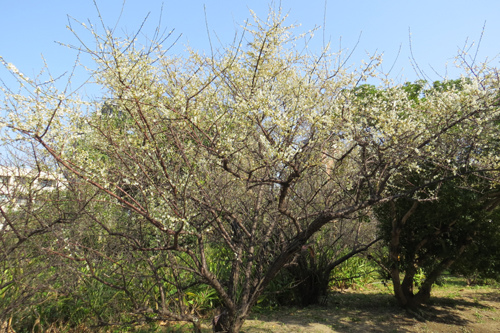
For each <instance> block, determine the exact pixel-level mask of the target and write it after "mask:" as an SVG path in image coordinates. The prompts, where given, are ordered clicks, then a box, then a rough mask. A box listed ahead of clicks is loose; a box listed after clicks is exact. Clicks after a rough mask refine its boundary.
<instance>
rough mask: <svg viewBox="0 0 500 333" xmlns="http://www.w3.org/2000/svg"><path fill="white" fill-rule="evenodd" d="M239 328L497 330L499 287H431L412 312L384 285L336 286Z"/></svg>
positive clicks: (280, 331) (279, 332) (277, 331)
mask: <svg viewBox="0 0 500 333" xmlns="http://www.w3.org/2000/svg"><path fill="white" fill-rule="evenodd" d="M242 332H245V333H261V332H273V333H292V332H297V333H298V332H306V333H313V332H314V333H330V332H394V333H395V332H447V333H448V332H475V333H476V332H500V292H499V290H498V289H495V288H463V287H456V288H454V287H446V288H445V289H440V288H436V290H435V291H434V292H433V297H432V299H431V302H430V303H429V304H428V305H426V306H425V307H423V308H422V309H421V311H419V312H418V313H413V314H409V313H407V312H406V311H404V310H402V309H401V308H399V307H398V306H397V305H396V303H395V300H394V297H393V296H392V295H391V294H390V293H389V291H388V290H383V289H381V288H376V287H371V288H368V289H364V290H357V291H346V292H342V293H340V292H336V293H332V295H331V296H330V297H329V299H328V304H327V305H326V306H323V307H319V306H314V307H308V308H304V309H299V308H280V309H279V310H276V311H272V312H270V313H266V314H264V313H255V314H254V315H252V316H251V317H250V318H249V320H247V321H246V323H245V325H244V326H243V329H242Z"/></svg>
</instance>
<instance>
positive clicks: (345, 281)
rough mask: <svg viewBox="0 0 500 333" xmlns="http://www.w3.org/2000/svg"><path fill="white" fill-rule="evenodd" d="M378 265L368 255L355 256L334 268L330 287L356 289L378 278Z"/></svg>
mask: <svg viewBox="0 0 500 333" xmlns="http://www.w3.org/2000/svg"><path fill="white" fill-rule="evenodd" d="M377 269H378V266H377V265H376V264H375V263H373V261H371V260H369V259H367V258H366V256H364V255H361V256H355V257H352V258H351V259H349V260H347V261H345V262H344V263H342V264H340V265H339V266H337V267H336V268H335V269H333V271H332V273H331V275H330V288H337V289H348V288H352V289H356V288H359V287H363V286H364V285H366V284H368V283H371V282H373V281H374V280H375V279H376V274H375V273H376V272H377Z"/></svg>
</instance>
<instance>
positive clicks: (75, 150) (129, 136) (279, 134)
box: [2, 13, 499, 332]
mask: <svg viewBox="0 0 500 333" xmlns="http://www.w3.org/2000/svg"><path fill="white" fill-rule="evenodd" d="M244 29H245V33H244V34H243V36H242V38H241V41H240V43H236V44H235V45H232V46H230V47H228V48H226V49H223V50H220V51H218V52H214V53H213V54H212V55H210V56H206V55H203V54H199V53H197V52H194V51H190V53H189V56H188V57H184V58H176V57H172V56H169V55H168V54H167V53H166V52H165V51H163V49H162V45H161V43H160V42H155V41H151V43H150V44H149V46H147V47H141V46H140V45H137V41H136V40H135V39H134V38H132V39H120V38H117V37H116V36H113V35H111V34H110V33H105V34H104V35H102V36H101V35H99V34H98V33H97V32H95V31H93V30H91V32H92V34H93V36H95V38H96V39H95V49H94V48H93V49H91V48H90V47H87V46H86V45H88V44H83V45H82V49H83V50H84V51H85V52H88V53H89V54H90V55H91V56H92V57H93V59H94V60H95V64H96V66H97V69H95V70H94V71H93V72H91V74H92V77H93V80H95V82H96V83H98V84H99V85H101V86H102V89H103V91H104V96H103V98H104V99H105V100H106V101H107V103H108V105H112V107H111V108H109V107H108V108H106V110H107V111H106V112H101V111H100V110H101V109H102V101H101V102H99V101H97V102H96V103H91V102H87V101H83V100H80V99H78V98H77V97H76V96H75V95H72V94H69V93H68V92H60V91H57V90H56V89H55V88H54V87H53V86H50V85H40V84H38V83H37V82H35V81H32V80H31V79H28V78H26V77H25V76H23V75H22V74H21V73H19V72H17V70H16V69H15V67H13V66H11V65H8V64H5V65H6V66H8V67H9V68H10V69H11V72H12V73H13V74H14V75H16V76H17V78H18V79H19V82H20V83H21V84H22V89H24V92H23V91H21V93H14V92H12V91H11V90H8V89H4V91H3V92H4V94H5V96H6V98H5V103H4V107H3V111H2V114H3V115H4V116H5V117H3V119H2V123H3V125H4V126H6V128H7V129H9V131H11V133H15V135H8V136H6V137H4V140H12V139H14V138H15V139H17V140H25V141H27V142H32V143H33V144H34V145H37V146H38V147H41V148H43V151H44V152H45V154H46V155H47V156H50V157H52V158H53V159H54V160H55V161H56V162H57V163H58V165H59V166H60V167H61V168H63V169H64V170H65V172H66V173H67V174H68V175H71V176H70V177H71V178H72V179H74V180H78V182H82V183H86V184H87V185H91V186H92V187H94V188H95V189H97V190H98V191H97V193H96V196H95V198H96V200H97V201H96V202H97V203H96V205H101V208H100V209H99V210H94V211H93V210H88V211H87V214H89V216H91V217H92V219H93V221H95V225H96V226H97V227H99V228H101V229H102V230H103V232H105V233H106V234H107V235H109V236H112V237H113V238H116V239H120V240H121V242H122V243H121V244H122V245H121V246H120V247H117V249H118V248H119V249H120V251H114V252H113V251H110V252H107V253H106V258H110V260H112V261H113V262H114V263H115V264H114V265H113V269H114V271H113V273H112V274H118V273H120V274H122V275H120V276H121V277H122V278H120V279H116V280H113V281H111V280H110V279H108V278H105V277H99V276H97V273H96V270H95V269H94V267H96V265H98V260H97V259H96V260H90V259H88V258H90V257H89V256H88V254H85V253H84V252H78V253H75V254H74V255H75V256H80V258H81V259H82V260H83V259H84V260H83V262H85V265H87V266H88V269H89V271H90V272H91V273H92V272H94V273H92V274H94V275H95V276H96V277H98V278H99V279H100V281H102V282H103V283H106V284H108V285H111V286H112V287H114V288H117V289H120V290H123V291H124V292H125V293H126V294H127V295H130V296H131V297H132V293H131V292H130V286H131V285H133V284H137V285H139V284H141V283H142V286H144V288H145V290H147V291H148V293H149V294H150V295H151V297H142V298H136V299H135V300H134V302H133V306H134V311H133V313H135V314H138V315H142V316H143V318H144V320H146V319H147V320H188V321H191V322H193V323H195V326H196V322H197V316H196V313H193V312H192V311H191V309H190V308H189V306H182V305H179V306H173V305H172V304H173V303H171V302H169V297H171V296H172V295H173V294H169V290H173V289H175V295H180V294H179V293H181V292H182V290H186V289H187V288H189V286H190V285H193V284H196V283H202V284H205V285H207V286H209V287H210V288H212V290H214V291H215V292H216V293H217V295H218V297H219V299H220V302H221V305H222V307H223V311H222V312H221V315H220V316H218V317H217V320H216V321H217V323H216V325H215V326H216V327H217V329H218V330H221V331H227V332H238V331H239V330H240V328H241V326H242V324H243V322H244V320H245V318H246V317H247V316H248V314H249V311H250V310H251V308H252V306H253V305H254V304H256V302H257V300H258V299H259V297H260V296H261V295H262V293H263V292H264V289H265V288H266V286H268V285H269V283H270V282H271V281H272V280H273V278H274V277H275V276H276V275H277V273H278V272H279V271H280V270H281V269H282V268H283V267H284V266H286V265H287V264H289V263H290V262H291V261H292V260H293V258H294V257H295V256H296V255H297V254H298V253H299V252H300V251H301V249H302V248H303V246H304V245H306V244H307V242H308V240H309V239H310V238H311V237H312V236H313V235H314V234H315V233H316V232H317V231H318V230H320V229H322V228H323V227H324V226H326V225H327V224H334V223H336V221H337V220H338V219H341V218H349V217H350V216H353V215H354V214H357V213H361V212H362V211H363V210H365V209H367V208H368V207H371V206H373V205H377V204H380V203H383V202H388V201H390V200H393V199H395V198H398V197H406V196H412V195H413V193H415V191H417V190H418V189H421V188H423V187H425V186H427V184H431V183H434V182H436V181H438V180H439V179H436V178H435V177H430V178H429V179H426V180H425V182H423V183H422V184H418V186H417V185H415V186H410V185H408V186H404V187H400V186H399V184H401V177H404V174H405V173H406V172H407V171H408V170H412V171H415V172H419V170H420V168H421V166H422V165H423V163H427V164H428V163H430V164H432V165H434V166H435V167H436V168H442V169H446V170H449V171H450V172H452V173H455V174H456V175H459V174H460V172H461V170H463V169H464V167H463V166H460V168H459V167H457V166H456V163H454V161H453V159H454V158H455V157H456V156H457V154H458V153H459V152H462V151H463V149H464V146H474V149H470V150H469V151H468V154H469V155H468V158H467V159H465V160H464V164H466V165H468V164H474V166H475V168H476V169H477V170H480V169H487V170H497V168H498V162H499V157H498V155H496V154H494V153H493V152H492V153H490V154H484V153H479V152H480V151H481V150H482V149H486V146H487V144H488V142H490V141H491V138H492V137H494V136H495V135H496V133H495V131H494V128H493V127H491V126H490V124H491V121H492V120H494V119H497V117H498V113H499V109H498V97H497V96H498V95H497V91H498V87H499V82H498V76H497V72H496V70H495V69H491V68H489V67H487V66H482V67H478V68H475V67H474V68H473V71H470V72H466V73H465V74H466V75H468V79H467V80H465V79H464V80H463V85H462V87H461V89H453V88H452V89H448V90H446V91H436V92H435V93H434V94H432V95H429V96H428V97H427V98H426V99H425V100H422V101H420V102H419V103H415V101H414V100H413V98H412V95H411V92H408V91H406V90H404V89H400V88H399V87H398V86H396V85H393V84H392V83H391V82H389V81H386V80H382V81H381V82H382V84H383V87H384V88H383V89H380V90H379V91H378V93H377V94H365V95H364V96H362V97H360V96H359V94H358V95H357V94H356V89H355V88H356V87H357V86H358V85H359V84H360V83H361V82H363V81H364V80H366V79H368V78H370V77H375V76H376V73H377V72H378V70H379V68H378V67H377V66H378V64H379V63H380V58H379V57H374V58H372V59H371V61H370V62H369V63H368V64H366V65H364V66H362V67H361V68H360V69H358V70H353V69H351V70H350V69H348V68H345V67H343V65H339V64H343V63H344V62H343V61H342V55H335V54H330V53H329V52H328V51H325V52H324V53H322V54H320V55H318V56H316V55H313V54H310V53H309V52H308V51H307V48H306V49H300V48H297V46H296V43H297V42H298V41H299V40H302V39H304V40H306V41H307V38H305V37H300V36H299V37H296V36H294V35H293V34H292V32H291V28H290V27H287V26H285V25H284V19H283V18H282V17H281V16H280V15H279V14H276V13H271V14H270V15H269V17H268V19H267V20H260V19H258V18H256V19H255V23H254V24H248V25H247V26H245V28H244ZM467 73H469V74H467ZM110 110H111V111H110ZM113 110H115V111H116V112H113ZM88 207H93V206H92V205H89V206H88ZM103 207H120V209H122V213H121V214H122V218H121V221H125V222H120V223H114V224H111V223H110V222H109V220H108V218H109V214H108V215H107V214H106V211H105V210H103ZM216 250H217V251H219V252H216ZM122 251H128V252H127V253H130V255H132V254H133V253H135V254H138V253H140V254H141V255H140V256H139V255H137V256H136V258H141V259H140V260H139V259H138V260H139V261H135V262H136V263H137V265H139V266H138V267H140V270H142V271H144V272H146V271H147V272H149V273H148V274H146V273H141V274H138V272H137V270H135V271H134V270H125V269H121V268H120V267H122V266H121V262H123V260H126V258H125V257H126V256H123V255H122V254H123V252H122ZM120 253H121V255H120ZM214 253H217V256H214ZM95 254H96V252H93V255H95ZM86 256H87V257H86ZM102 257H103V258H104V254H103V255H102ZM113 258H115V259H113ZM112 274H108V275H107V276H108V277H109V276H111V275H112ZM146 276H148V278H149V280H148V284H149V285H148V286H149V287H148V288H146V287H145V286H146V280H145V279H146ZM172 286H174V287H175V288H174V287H172ZM172 299H177V300H181V299H182V297H172Z"/></svg>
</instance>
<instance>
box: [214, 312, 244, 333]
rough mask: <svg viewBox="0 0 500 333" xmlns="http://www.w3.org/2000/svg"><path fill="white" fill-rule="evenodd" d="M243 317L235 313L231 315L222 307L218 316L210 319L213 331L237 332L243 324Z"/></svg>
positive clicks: (223, 332) (222, 332) (215, 332)
mask: <svg viewBox="0 0 500 333" xmlns="http://www.w3.org/2000/svg"><path fill="white" fill-rule="evenodd" d="M243 322H244V319H242V318H240V317H239V316H237V315H236V314H233V315H231V314H230V313H229V311H227V309H223V310H222V311H221V313H220V314H219V315H218V316H215V317H214V319H213V320H212V326H213V331H214V333H238V332H239V331H240V329H241V326H243Z"/></svg>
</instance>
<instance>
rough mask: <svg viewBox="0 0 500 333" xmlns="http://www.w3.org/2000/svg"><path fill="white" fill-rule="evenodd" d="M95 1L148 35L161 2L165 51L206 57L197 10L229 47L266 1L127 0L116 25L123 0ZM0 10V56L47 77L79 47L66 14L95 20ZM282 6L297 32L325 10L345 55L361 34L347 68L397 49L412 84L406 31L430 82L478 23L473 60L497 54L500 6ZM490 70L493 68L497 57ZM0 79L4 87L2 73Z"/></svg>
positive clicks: (368, 0)
mask: <svg viewBox="0 0 500 333" xmlns="http://www.w3.org/2000/svg"><path fill="white" fill-rule="evenodd" d="M97 3H98V6H99V9H100V11H101V14H102V16H103V19H104V21H105V22H106V25H107V26H109V27H113V26H115V25H116V26H117V31H118V32H119V33H122V32H128V33H132V32H134V31H136V30H137V29H138V28H139V26H140V25H141V22H142V21H143V19H144V17H145V16H146V15H147V14H148V13H150V17H149V20H148V23H147V24H146V26H145V27H144V30H143V32H144V33H146V34H148V35H152V34H153V32H154V28H155V26H156V25H157V23H158V20H159V19H160V10H161V8H162V3H163V15H162V26H163V28H165V29H167V30H170V29H175V31H174V35H175V36H178V35H179V34H182V36H181V38H180V40H179V41H178V44H177V45H176V47H175V48H173V49H172V52H173V53H177V54H179V53H182V52H183V49H185V46H186V45H190V46H191V47H192V48H194V49H197V50H200V51H205V52H207V53H209V43H208V37H207V29H206V21H205V9H204V8H206V18H207V23H208V27H209V30H210V32H211V34H212V41H214V40H215V39H216V37H215V35H217V37H218V38H219V39H220V41H221V42H222V43H223V44H230V43H231V41H232V40H233V37H234V34H235V32H236V31H238V30H239V31H240V32H241V29H240V28H239V27H240V25H242V24H243V23H244V21H245V19H247V18H248V17H249V16H250V14H249V9H252V10H254V11H255V12H256V13H257V14H258V15H259V16H261V17H265V16H266V15H267V11H268V1H266V0H263V1H260V0H253V1H251V0H184V1H182V0H175V1H171V0H165V1H163V2H162V1H161V0H157V1H156V0H127V1H126V2H125V7H124V9H123V14H122V16H121V19H120V20H119V21H118V22H117V20H118V17H119V16H120V12H121V9H122V3H123V1H122V0H97ZM275 3H279V1H278V2H275ZM0 4H1V6H0V30H1V34H0V55H1V56H3V57H4V59H5V60H6V61H8V62H11V63H13V64H15V65H16V66H17V67H18V68H19V69H20V70H21V71H23V72H24V73H25V74H27V75H32V74H33V73H36V72H38V71H39V70H40V69H41V67H42V66H43V62H42V60H41V55H42V54H43V56H44V57H45V59H46V60H47V63H48V65H49V67H50V68H51V70H52V73H53V75H55V76H57V75H60V74H62V73H64V72H66V71H68V70H70V69H71V67H72V65H73V62H74V60H75V57H76V52H75V51H74V50H71V49H67V48H65V47H63V46H60V45H58V44H57V43H55V41H60V42H64V43H69V44H78V41H77V40H76V39H75V37H74V36H73V35H72V34H71V32H69V31H68V30H67V29H66V26H67V24H68V17H67V15H70V16H71V17H73V18H75V19H77V20H79V21H83V22H88V21H89V20H90V21H91V22H93V23H96V24H97V23H98V22H99V21H98V18H97V11H96V9H95V7H94V5H93V2H92V0H45V1H40V0H22V1H21V0H17V1H16V0H0ZM281 5H282V8H283V10H284V11H285V12H289V18H288V22H289V23H298V24H301V27H300V28H298V32H301V31H305V30H309V29H312V28H314V27H315V26H323V23H324V17H325V8H326V21H325V23H326V26H325V31H324V33H325V37H326V39H327V40H330V41H331V42H332V45H333V47H334V48H335V49H336V48H338V46H339V40H340V38H341V39H342V47H344V48H348V49H352V48H353V46H354V45H355V44H356V42H357V40H358V37H359V36H360V34H361V39H360V42H359V45H358V47H357V49H356V51H355V53H354V56H353V58H352V60H351V63H356V64H359V63H360V60H361V59H363V58H365V59H366V58H367V55H366V53H367V52H368V53H373V52H375V51H377V50H378V52H383V53H384V54H385V56H384V59H385V61H384V69H386V70H388V69H389V68H390V67H391V66H392V64H393V63H394V61H395V59H396V58H397V55H398V50H399V49H400V47H401V53H400V54H399V57H398V58H397V62H396V63H395V66H394V69H393V71H392V74H393V76H394V77H399V78H400V77H403V79H402V80H415V79H416V78H417V76H416V74H415V72H414V70H413V68H412V66H411V64H410V61H409V56H410V52H409V38H408V37H409V29H410V30H411V33H412V47H413V54H414V56H415V59H416V60H417V62H418V64H419V66H420V68H421V69H423V70H424V71H425V72H426V73H427V74H428V75H429V76H430V77H431V79H439V76H438V75H437V74H435V73H434V71H433V70H432V69H431V66H432V67H433V68H434V69H435V70H436V71H437V72H438V73H440V74H441V75H446V74H447V72H446V65H448V76H449V77H451V78H454V77H456V76H458V72H457V71H456V70H454V65H453V58H454V56H455V55H456V54H457V51H458V49H459V48H461V47H462V46H463V45H464V43H465V42H466V40H467V39H468V40H469V43H470V42H473V41H475V42H476V43H477V42H478V41H479V38H480V36H481V32H482V28H483V25H484V23H485V22H486V28H485V31H484V36H483V40H482V42H481V46H480V50H479V54H478V60H484V59H485V58H486V57H488V58H493V57H494V56H496V55H497V54H498V53H500V38H499V36H500V19H499V17H500V0H476V1H470V0H454V1H449V0H419V1H416V0H413V1H409V0H358V1H356V0H352V1H346V0H343V1H339V0H328V1H327V2H326V7H325V1H324V0H305V1H304V0H301V1H299V0H282V1H281ZM275 6H276V4H275ZM80 31H81V30H80ZM83 38H84V40H86V41H89V42H91V41H92V40H91V38H90V36H88V35H85V34H83ZM315 38H316V39H315V42H314V44H312V46H313V48H317V50H318V52H319V50H320V48H321V45H322V42H323V30H322V29H321V28H320V29H319V30H318V31H317V32H316V37H315ZM171 41H173V39H171ZM167 43H168V41H167ZM215 43H216V44H217V43H218V42H215ZM474 52H475V48H474V49H473V53H474ZM493 64H494V65H495V66H498V59H496V60H495V61H494V62H493ZM0 78H2V79H4V80H5V81H6V82H9V78H8V75H6V72H5V70H3V69H0ZM400 80H401V79H400Z"/></svg>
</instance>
